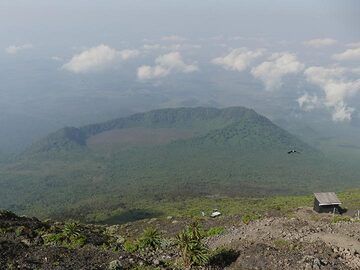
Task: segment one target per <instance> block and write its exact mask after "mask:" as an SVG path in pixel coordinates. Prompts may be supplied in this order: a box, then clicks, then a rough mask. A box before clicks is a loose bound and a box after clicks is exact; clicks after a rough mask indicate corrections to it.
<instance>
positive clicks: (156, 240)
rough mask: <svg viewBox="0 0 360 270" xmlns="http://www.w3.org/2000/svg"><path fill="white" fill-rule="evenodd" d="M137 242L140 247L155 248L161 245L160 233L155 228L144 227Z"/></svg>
mask: <svg viewBox="0 0 360 270" xmlns="http://www.w3.org/2000/svg"><path fill="white" fill-rule="evenodd" d="M138 243H139V247H140V248H141V249H146V248H149V249H157V248H158V247H159V246H160V245H161V235H160V233H159V231H158V230H157V229H154V228H148V229H145V230H144V232H143V234H142V235H141V236H140V238H139V241H138Z"/></svg>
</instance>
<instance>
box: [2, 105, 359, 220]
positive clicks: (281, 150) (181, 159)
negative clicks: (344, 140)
mask: <svg viewBox="0 0 360 270" xmlns="http://www.w3.org/2000/svg"><path fill="white" fill-rule="evenodd" d="M109 136H110V137H111V140H108V139H107V138H109ZM159 137H161V138H162V140H163V141H162V142H160V141H159V140H158V138H159ZM94 141H96V143H94ZM109 142H110V143H109ZM292 149H296V150H297V152H298V153H294V154H288V153H287V152H288V151H289V150H292ZM354 178H355V177H354V176H353V175H352V174H351V173H349V172H347V171H343V170H341V168H339V167H337V166H336V164H333V163H331V162H329V161H328V160H326V158H324V156H323V155H322V154H321V153H320V152H319V151H317V150H315V149H313V148H311V147H309V146H308V145H307V144H305V143H304V142H302V141H300V140H299V139H297V138H296V137H295V136H293V135H292V134H290V133H288V132H287V131H285V130H283V129H281V128H279V127H278V126H276V125H274V124H273V123H272V122H271V121H270V120H269V119H267V118H265V117H263V116H261V115H259V114H257V113H256V112H255V111H253V110H250V109H246V108H242V107H232V108H225V109H215V108H178V109H163V110H156V111H151V112H147V113H140V114H135V115H132V116H129V117H126V118H120V119H116V120H112V121H108V122H105V123H100V124H94V125H89V126H85V127H80V128H65V129H62V130H59V131H57V132H55V133H53V134H50V135H49V136H48V137H47V138H45V139H43V140H41V141H39V142H37V143H35V144H34V145H33V146H32V147H31V148H30V149H29V150H28V151H27V152H26V153H25V154H24V155H23V156H21V157H20V158H19V159H17V160H15V161H14V162H12V163H8V164H5V165H2V166H1V167H0V186H1V189H0V205H2V206H3V207H5V208H7V209H11V210H14V211H17V212H20V213H32V214H36V215H40V216H41V217H48V216H56V217H77V218H81V219H84V220H98V221H99V220H105V219H108V218H109V217H111V216H112V215H113V214H114V213H115V214H116V215H118V214H124V215H125V216H126V213H128V212H129V211H130V212H131V211H133V210H136V211H137V212H136V213H139V212H140V213H144V212H145V216H148V215H150V216H151V215H161V211H160V213H153V212H152V209H153V208H154V207H155V206H156V205H158V204H159V203H161V204H165V203H169V202H172V201H182V200H187V199H191V198H193V197H212V196H215V197H216V196H217V197H218V196H220V197H221V196H228V197H234V196H264V195H271V194H285V193H304V192H308V191H312V190H327V189H328V187H329V186H331V187H332V189H340V188H345V187H348V186H351V185H354V184H353V183H355V180H354ZM338 179H342V181H338ZM352 180H354V182H353V183H352V182H351V181H352ZM152 206H153V207H152ZM149 212H150V213H149ZM140 216H141V214H140ZM132 218H134V219H136V217H132Z"/></svg>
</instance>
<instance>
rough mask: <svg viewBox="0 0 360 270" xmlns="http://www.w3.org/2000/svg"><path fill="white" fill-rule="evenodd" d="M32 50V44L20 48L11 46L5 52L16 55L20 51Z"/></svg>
mask: <svg viewBox="0 0 360 270" xmlns="http://www.w3.org/2000/svg"><path fill="white" fill-rule="evenodd" d="M31 48H33V45H32V44H24V45H20V46H15V45H11V46H9V47H7V48H6V49H5V52H6V53H8V54H17V53H18V52H20V51H23V50H26V49H31Z"/></svg>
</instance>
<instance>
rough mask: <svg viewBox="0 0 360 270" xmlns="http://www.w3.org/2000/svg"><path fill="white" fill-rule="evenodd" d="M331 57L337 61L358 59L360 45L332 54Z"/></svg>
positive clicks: (359, 58)
mask: <svg viewBox="0 0 360 270" xmlns="http://www.w3.org/2000/svg"><path fill="white" fill-rule="evenodd" d="M333 59H335V60H338V61H346V60H360V46H359V47H357V48H354V49H348V50H346V51H344V52H342V53H338V54H334V55H333Z"/></svg>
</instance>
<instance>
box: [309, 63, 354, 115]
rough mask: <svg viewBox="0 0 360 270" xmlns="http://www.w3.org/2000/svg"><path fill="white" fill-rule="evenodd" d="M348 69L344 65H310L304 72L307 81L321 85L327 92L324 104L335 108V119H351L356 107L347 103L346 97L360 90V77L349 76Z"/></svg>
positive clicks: (325, 92)
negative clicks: (328, 66)
mask: <svg viewBox="0 0 360 270" xmlns="http://www.w3.org/2000/svg"><path fill="white" fill-rule="evenodd" d="M348 71H349V70H347V69H346V68H342V67H331V68H325V67H309V68H307V69H306V70H305V72H304V74H305V76H306V79H307V81H309V82H310V83H313V84H315V85H317V86H319V87H320V88H321V89H322V90H323V91H324V94H325V97H324V100H323V101H322V102H323V105H324V106H326V107H328V108H330V109H332V110H333V115H332V117H333V120H334V121H346V120H350V119H351V114H352V113H353V112H354V108H351V107H349V106H348V105H347V104H346V99H348V98H351V97H353V96H355V95H356V94H357V93H358V92H359V91H360V79H357V80H351V79H348V78H347V72H348Z"/></svg>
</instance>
